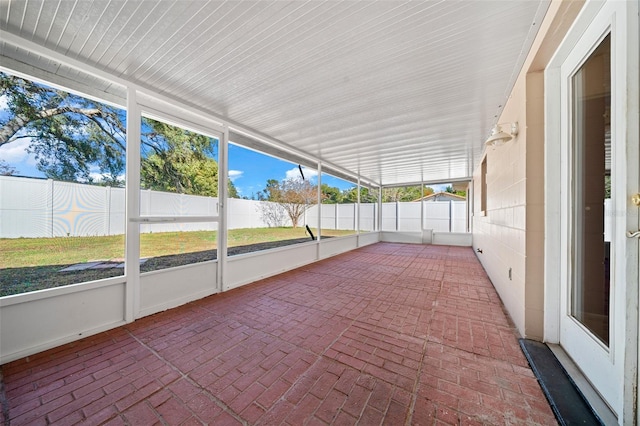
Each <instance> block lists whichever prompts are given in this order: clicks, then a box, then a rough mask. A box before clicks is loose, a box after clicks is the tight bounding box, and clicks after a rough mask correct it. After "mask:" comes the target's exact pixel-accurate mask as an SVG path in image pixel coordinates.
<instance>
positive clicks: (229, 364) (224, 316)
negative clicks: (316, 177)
mask: <svg viewBox="0 0 640 426" xmlns="http://www.w3.org/2000/svg"><path fill="white" fill-rule="evenodd" d="M2 376H3V379H2V380H3V383H4V393H5V396H4V399H5V400H4V401H3V410H2V411H3V414H2V416H3V417H4V421H5V424H6V423H8V421H10V424H11V425H26V424H29V425H45V424H60V425H73V424H77V423H83V424H109V425H120V424H131V425H152V424H167V425H196V424H198V425H199V424H215V425H235V424H262V425H279V424H290V425H303V424H306V425H326V424H336V425H350V424H361V425H377V424H389V425H408V424H412V425H435V424H437V425H442V424H478V425H480V424H489V425H502V424H510V425H511V424H526V425H530V424H544V425H548V424H557V423H556V421H555V419H554V417H553V414H552V412H551V410H550V408H549V405H548V404H547V401H546V400H545V398H544V396H543V394H542V392H541V390H540V387H539V386H538V383H537V382H536V379H535V377H534V375H533V373H532V372H531V369H530V368H529V366H528V364H527V362H526V360H525V358H524V357H523V355H522V352H521V351H520V348H519V346H518V342H517V336H516V332H515V329H514V328H513V326H512V324H511V323H510V322H509V320H508V318H507V316H506V315H505V313H504V311H503V307H502V304H501V302H500V299H499V298H498V296H497V294H496V292H495V290H494V289H493V287H492V285H491V282H490V281H489V279H488V278H487V275H486V274H485V272H484V270H483V269H482V267H481V265H480V263H479V262H478V260H477V259H476V257H475V255H474V253H473V251H472V249H470V248H461V247H445V246H429V245H405V244H392V243H378V244H375V245H372V246H368V247H364V248H361V249H359V250H355V251H352V252H349V253H345V254H342V255H339V256H336V257H333V258H330V259H327V260H324V261H321V262H317V263H314V264H312V265H308V266H305V267H302V268H299V269H296V270H294V271H291V272H288V273H285V274H282V275H278V276H276V277H272V278H269V279H265V280H262V281H260V282H257V283H254V284H252V285H248V286H245V287H242V288H240V289H236V290H233V291H229V292H226V293H223V294H218V295H215V296H211V297H208V298H206V299H202V300H199V301H197V302H194V303H190V304H188V305H185V306H183V307H180V308H177V309H173V310H171V311H167V312H163V313H160V314H156V315H152V316H149V317H146V318H143V319H141V320H138V321H136V322H134V323H132V324H129V325H127V326H124V327H120V328H117V329H115V330H112V331H109V332H105V333H102V334H99V335H96V336H92V337H89V338H86V339H83V340H81V341H78V342H75V343H72V344H68V345H65V346H62V347H59V348H56V349H52V350H49V351H46V352H43V353H40V354H37V355H35V356H31V357H28V358H25V359H22V360H18V361H15V362H12V363H9V364H6V365H4V366H2Z"/></svg>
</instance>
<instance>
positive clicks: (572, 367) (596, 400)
mask: <svg viewBox="0 0 640 426" xmlns="http://www.w3.org/2000/svg"><path fill="white" fill-rule="evenodd" d="M546 345H547V346H548V347H549V349H550V350H551V352H553V354H554V355H555V356H556V359H557V360H558V362H560V365H562V368H564V371H565V372H566V373H567V374H568V375H569V377H570V378H571V380H573V383H574V384H575V385H576V387H577V388H578V389H579V390H580V392H581V393H582V396H583V397H584V398H585V399H586V400H587V402H588V403H589V405H591V409H592V410H593V411H594V412H595V413H596V415H597V416H598V417H600V420H602V423H604V424H605V425H617V424H618V418H617V417H616V415H615V414H614V412H613V411H612V410H611V408H609V405H607V403H606V402H605V401H604V399H602V397H601V396H600V394H599V393H598V392H597V391H596V390H595V388H594V387H593V386H592V385H591V382H589V380H587V378H586V377H585V376H584V374H582V371H580V369H579V368H578V366H577V365H576V364H575V362H573V360H572V359H571V357H569V355H567V353H566V352H565V350H564V349H562V347H561V346H560V345H556V344H553V343H546Z"/></svg>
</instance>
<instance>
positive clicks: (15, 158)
mask: <svg viewBox="0 0 640 426" xmlns="http://www.w3.org/2000/svg"><path fill="white" fill-rule="evenodd" d="M30 143H31V139H30V138H24V139H18V140H16V141H13V142H9V143H7V144H5V145H2V146H0V158H2V159H3V160H4V161H6V162H7V163H9V164H18V163H25V164H28V165H30V166H35V165H36V159H35V157H34V156H33V155H32V154H29V153H28V152H27V148H28V147H29V144H30Z"/></svg>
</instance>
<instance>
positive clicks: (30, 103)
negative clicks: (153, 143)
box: [0, 73, 125, 182]
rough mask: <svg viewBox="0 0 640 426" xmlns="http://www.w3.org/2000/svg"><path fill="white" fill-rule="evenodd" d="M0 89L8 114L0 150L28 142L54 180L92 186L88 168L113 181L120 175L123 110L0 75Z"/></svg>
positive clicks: (0, 123) (1, 122)
mask: <svg viewBox="0 0 640 426" xmlns="http://www.w3.org/2000/svg"><path fill="white" fill-rule="evenodd" d="M0 88H1V89H2V97H3V99H5V101H6V103H7V110H8V111H7V112H8V114H6V116H5V115H4V114H3V117H2V118H0V146H3V145H5V144H8V143H11V142H13V141H16V140H18V139H21V138H30V139H31V144H30V146H29V148H28V152H30V153H32V154H34V155H35V157H36V160H37V161H38V164H37V167H38V169H39V170H40V171H42V172H43V173H44V174H45V175H46V176H47V177H49V178H52V179H59V180H67V181H77V180H84V181H89V182H90V181H91V180H92V179H91V175H90V167H91V166H98V168H99V169H100V171H101V172H102V173H104V174H106V175H109V176H110V177H111V179H113V180H116V179H117V175H118V174H121V173H122V171H123V170H124V150H125V127H124V125H123V124H122V120H121V116H123V111H122V110H120V109H118V108H114V107H111V106H108V105H103V104H100V103H98V102H94V101H91V100H89V99H85V98H82V97H80V96H76V95H72V94H70V93H67V92H64V91H62V90H56V89H53V88H50V87H46V86H43V85H40V84H36V83H34V82H31V81H28V80H25V79H22V78H19V77H15V76H11V75H8V74H4V73H0Z"/></svg>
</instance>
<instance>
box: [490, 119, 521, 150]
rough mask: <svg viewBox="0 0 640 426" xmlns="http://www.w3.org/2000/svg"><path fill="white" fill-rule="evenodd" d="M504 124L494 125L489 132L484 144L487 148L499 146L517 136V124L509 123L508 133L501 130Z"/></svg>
mask: <svg viewBox="0 0 640 426" xmlns="http://www.w3.org/2000/svg"><path fill="white" fill-rule="evenodd" d="M503 125H504V124H496V125H495V126H494V127H493V130H492V131H491V136H489V138H487V140H486V142H485V143H484V144H485V145H487V146H500V145H502V144H504V143H506V142H509V141H510V140H511V139H513V138H514V137H516V136H517V135H518V122H515V123H510V125H511V131H510V132H509V133H507V132H505V131H503V130H502V127H500V126H503Z"/></svg>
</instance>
